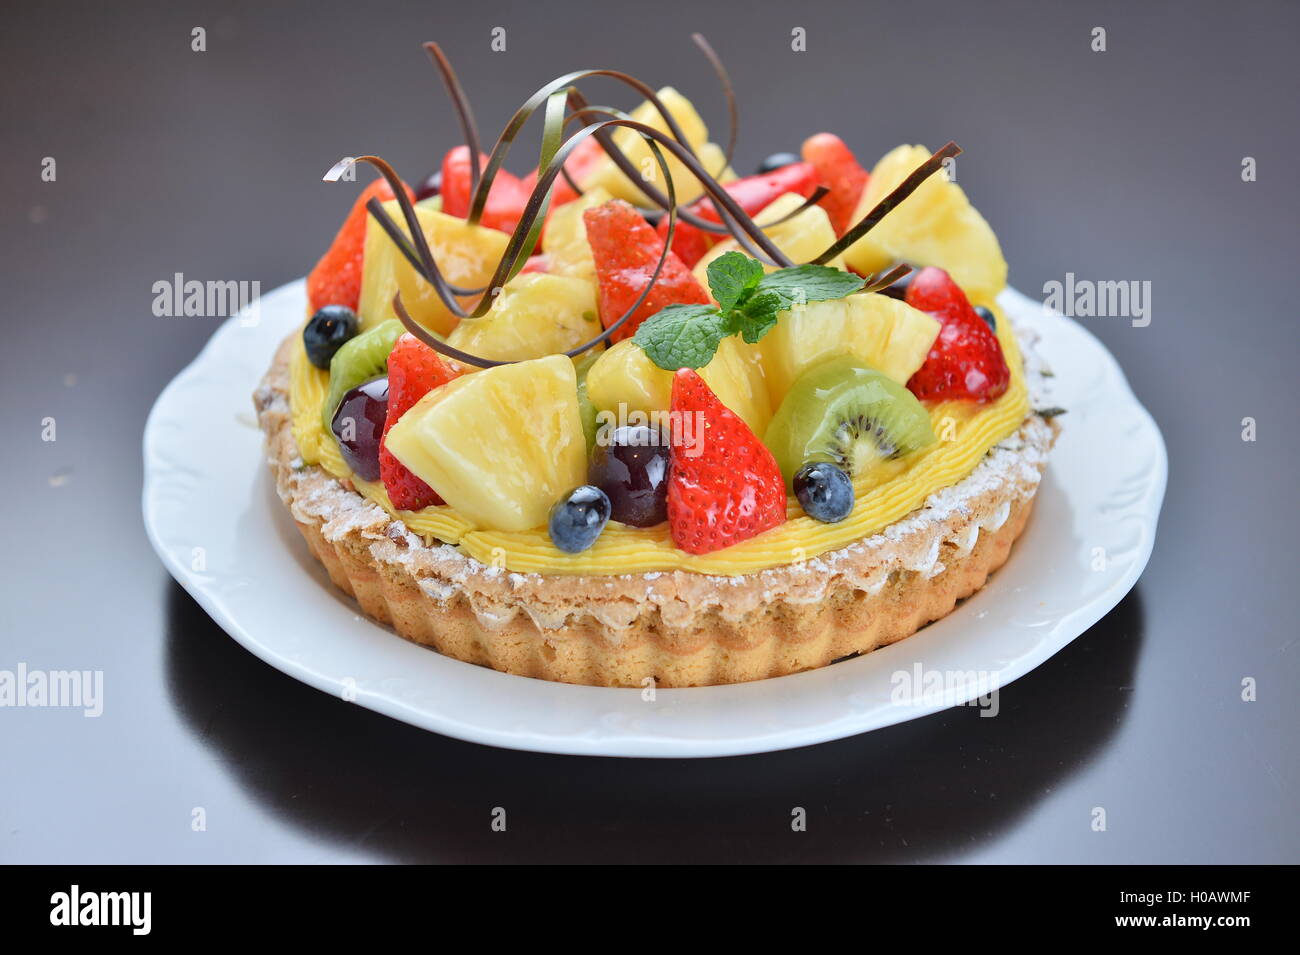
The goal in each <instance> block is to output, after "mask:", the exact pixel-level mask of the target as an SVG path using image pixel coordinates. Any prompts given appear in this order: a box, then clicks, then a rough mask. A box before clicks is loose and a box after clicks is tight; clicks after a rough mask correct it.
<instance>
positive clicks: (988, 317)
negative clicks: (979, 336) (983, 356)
mask: <svg viewBox="0 0 1300 955" xmlns="http://www.w3.org/2000/svg"><path fill="white" fill-rule="evenodd" d="M975 314H976V315H978V316H979V317H980V318H982V319H984V323H985V324H986V325H988V327H989V328H990V329H992V330H993V331H995V332H996V331H997V330H998V320H997V319H996V318H994V317H993V312H992V311H991V310H990V309H987V308H985V307H984V306H983V305H976V306H975Z"/></svg>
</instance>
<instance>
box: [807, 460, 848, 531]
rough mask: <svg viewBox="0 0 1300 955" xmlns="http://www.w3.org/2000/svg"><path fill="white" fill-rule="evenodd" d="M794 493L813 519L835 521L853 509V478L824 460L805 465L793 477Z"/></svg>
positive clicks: (831, 522) (832, 522)
mask: <svg viewBox="0 0 1300 955" xmlns="http://www.w3.org/2000/svg"><path fill="white" fill-rule="evenodd" d="M794 496H795V497H797V498H798V499H799V503H800V504H801V505H802V506H803V512H804V513H805V514H807V515H808V516H809V517H811V518H812V519H813V520H817V521H823V522H824V523H827V524H834V523H835V522H836V521H842V520H844V518H846V517H848V516H849V512H850V511H852V510H853V497H854V495H853V480H852V479H851V478H850V477H849V476H848V475H847V474H845V473H844V471H842V470H841V469H839V468H837V467H836V466H835V465H833V464H830V463H828V462H826V461H817V462H814V463H812V464H805V465H804V466H803V467H801V468H800V469H799V470H798V472H797V473H796V474H795V476H794Z"/></svg>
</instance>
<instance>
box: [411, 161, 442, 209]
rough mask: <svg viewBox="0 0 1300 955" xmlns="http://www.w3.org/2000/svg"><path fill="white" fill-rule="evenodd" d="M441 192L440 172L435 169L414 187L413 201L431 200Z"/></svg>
mask: <svg viewBox="0 0 1300 955" xmlns="http://www.w3.org/2000/svg"><path fill="white" fill-rule="evenodd" d="M441 192H442V170H441V169H435V170H434V171H433V172H431V173H429V175H427V176H425V177H424V180H423V181H422V182H421V183H420V184H419V185H418V186H416V187H415V201H416V202H419V201H420V200H421V199H431V198H433V197H434V196H436V195H439V194H441Z"/></svg>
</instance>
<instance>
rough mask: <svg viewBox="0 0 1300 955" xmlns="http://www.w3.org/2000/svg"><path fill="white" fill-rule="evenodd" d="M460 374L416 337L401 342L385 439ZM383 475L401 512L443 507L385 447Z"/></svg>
mask: <svg viewBox="0 0 1300 955" xmlns="http://www.w3.org/2000/svg"><path fill="white" fill-rule="evenodd" d="M458 372H459V370H458V369H457V368H455V367H454V366H452V365H449V364H448V363H447V362H445V361H443V360H442V356H441V355H439V354H438V353H437V352H436V351H434V350H433V349H432V348H430V347H429V346H428V345H426V344H424V343H423V342H421V341H420V340H419V339H418V338H416V337H415V336H414V335H411V334H405V335H403V336H402V337H401V338H399V339H398V340H397V343H396V344H395V345H394V346H393V350H392V352H390V353H389V355H388V415H387V417H386V418H385V420H384V433H383V436H384V438H385V439H386V438H387V437H388V431H389V429H390V428H392V426H393V425H394V424H396V423H397V419H398V418H400V417H401V416H402V415H404V414H406V412H407V411H409V410H410V408H411V406H412V405H413V404H415V403H416V402H417V401H419V400H420V399H421V398H423V397H424V396H425V395H427V394H428V393H429V392H430V391H432V390H433V389H434V388H437V387H439V386H440V385H445V384H446V383H447V382H449V381H451V380H452V379H453V378H455V377H456V375H457V374H458ZM379 473H380V476H381V477H382V478H383V480H384V490H386V491H387V492H388V499H389V500H390V501H392V502H393V506H394V507H396V508H399V509H400V510H403V511H415V510H419V509H420V508H422V507H429V506H430V505H433V504H441V503H443V501H442V498H441V497H439V496H438V493H437V492H436V491H435V490H434V489H433V488H431V487H429V485H427V484H425V483H424V482H423V481H422V480H420V479H419V478H418V477H416V476H415V475H414V474H412V473H411V471H410V469H409V468H407V467H406V466H405V465H404V464H402V462H401V461H399V460H397V458H396V457H394V456H393V453H392V452H391V451H389V450H388V447H387V445H386V444H383V443H381V446H380V449H379Z"/></svg>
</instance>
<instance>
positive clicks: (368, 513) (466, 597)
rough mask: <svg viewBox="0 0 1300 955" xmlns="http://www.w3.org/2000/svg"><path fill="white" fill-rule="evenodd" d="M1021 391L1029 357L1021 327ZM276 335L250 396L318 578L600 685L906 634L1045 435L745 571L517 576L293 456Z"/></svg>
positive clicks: (952, 585) (766, 662)
mask: <svg viewBox="0 0 1300 955" xmlns="http://www.w3.org/2000/svg"><path fill="white" fill-rule="evenodd" d="M1017 337H1018V339H1019V340H1020V343H1021V346H1022V351H1023V353H1024V356H1025V374H1026V376H1027V378H1029V379H1030V380H1029V385H1030V391H1031V394H1032V393H1033V392H1034V391H1036V390H1037V389H1036V388H1035V385H1036V384H1037V385H1039V386H1041V383H1042V378H1041V368H1040V366H1039V365H1038V363H1037V361H1036V360H1035V358H1034V356H1033V355H1032V350H1031V349H1030V348H1029V347H1028V346H1029V344H1030V343H1029V342H1027V341H1026V340H1025V339H1026V336H1025V335H1024V334H1023V333H1022V334H1019V335H1018V336H1017ZM297 341H298V336H297V335H296V334H295V335H291V336H290V337H289V338H288V339H286V341H285V342H284V343H283V344H282V345H281V346H280V349H279V350H278V351H277V353H276V356H275V360H274V362H273V363H272V365H271V368H270V370H269V371H268V372H267V374H266V377H265V378H264V379H263V381H262V383H261V385H260V387H259V388H258V390H257V392H256V393H255V395H254V403H255V405H256V407H257V411H258V418H259V421H260V422H261V426H262V429H263V430H264V431H265V432H266V436H267V448H268V458H269V463H270V466H271V471H272V473H273V475H274V477H275V483H276V490H277V491H278V493H279V495H280V498H281V500H283V501H284V503H285V505H286V506H287V507H288V509H289V511H290V513H291V514H292V516H293V519H294V523H295V524H296V525H297V527H298V530H299V531H300V532H301V533H302V535H303V537H304V538H305V539H306V541H307V545H308V547H310V549H311V552H312V553H313V554H314V555H315V556H316V558H317V559H318V560H319V561H320V562H321V563H322V564H324V566H325V568H326V570H328V572H329V575H330V579H331V580H332V581H333V582H334V584H335V585H336V586H338V587H339V588H340V589H341V590H343V591H344V592H345V593H347V594H349V595H350V596H352V597H354V598H355V599H356V600H357V603H358V604H359V605H360V606H361V609H362V611H364V612H365V613H366V614H367V615H368V616H370V617H372V618H373V619H375V620H378V621H380V622H382V623H385V624H388V625H390V626H391V627H392V628H393V629H394V630H396V631H397V633H399V634H400V635H401V636H403V637H405V638H407V639H408V640H412V641H414V642H416V643H419V644H423V645H424V646H428V647H431V648H433V649H435V650H437V651H438V652H439V653H442V654H445V655H446V656H450V657H454V658H455V659H457V660H462V661H464V662H466V663H476V664H480V665H482V666H488V667H492V668H494V669H496V670H501V671H503V672H506V673H514V674H518V675H520V676H530V677H536V678H539V679H544V680H554V681H559V682H563V683H581V684H589V685H596V686H645V685H648V681H650V680H653V681H654V683H655V684H656V685H658V686H661V687H683V686H702V685H711V684H721V683H740V682H744V681H748V680H761V679H765V678H767V677H773V676H782V675H784V674H788V673H795V672H798V671H801V670H810V669H814V668H816V667H821V666H825V665H826V664H828V663H831V662H833V661H835V660H838V659H840V658H842V657H846V656H851V655H854V654H858V653H866V652H868V651H870V650H874V649H876V648H878V647H882V646H886V645H888V644H891V643H895V642H897V641H899V640H902V639H903V638H904V637H907V636H910V635H911V634H913V633H915V632H916V631H917V630H919V629H920V628H921V627H924V626H925V625H926V624H927V623H930V622H931V621H933V620H937V619H939V618H940V617H943V616H945V615H946V614H948V613H949V612H951V611H952V609H953V607H954V606H956V604H957V602H958V601H960V600H962V599H963V598H965V597H968V596H970V595H971V594H973V593H975V592H976V591H977V590H979V589H980V588H981V587H982V586H984V583H985V581H986V580H987V579H988V576H989V575H990V574H991V573H993V571H995V570H997V569H998V568H999V567H1001V566H1002V564H1003V563H1004V562H1005V561H1006V559H1007V557H1008V555H1009V554H1010V552H1011V546H1012V544H1013V543H1014V541H1015V539H1016V538H1017V537H1018V536H1019V535H1020V532H1021V531H1022V530H1023V529H1024V527H1025V523H1026V521H1027V520H1028V519H1029V515H1030V512H1031V511H1032V509H1033V504H1034V495H1035V492H1036V491H1037V489H1038V484H1039V481H1040V479H1041V476H1042V472H1043V469H1044V468H1045V467H1046V464H1047V452H1048V451H1049V449H1050V448H1051V445H1052V443H1053V441H1054V440H1055V437H1056V433H1057V426H1056V425H1055V423H1054V422H1048V421H1046V420H1044V419H1043V418H1040V417H1038V416H1036V415H1030V416H1029V417H1027V418H1026V419H1025V421H1024V422H1023V424H1022V425H1021V427H1020V429H1019V430H1018V431H1017V432H1016V433H1014V434H1013V435H1011V436H1009V437H1008V438H1006V439H1004V440H1003V441H1002V442H1000V443H999V444H998V445H997V446H995V447H994V448H993V449H992V450H991V451H990V452H989V453H988V455H987V456H986V457H985V458H984V460H983V461H982V462H981V463H980V465H979V466H978V467H977V468H976V469H975V471H974V472H972V473H971V474H970V475H969V476H967V477H966V478H965V479H964V480H962V481H961V482H959V483H958V484H956V485H953V486H952V487H949V488H945V489H944V490H943V491H940V492H938V493H937V494H934V495H932V496H931V497H930V498H929V499H928V500H927V501H926V503H925V505H924V506H922V507H920V508H918V509H916V510H915V511H913V512H912V513H911V514H909V515H908V516H907V517H905V518H903V519H902V520H900V521H896V522H895V523H894V524H891V525H890V526H889V527H886V528H884V529H883V530H882V531H880V532H878V533H877V534H874V535H872V536H870V537H866V538H863V539H861V540H858V541H855V542H854V543H852V544H849V545H848V546H846V547H843V548H840V549H839V550H835V551H832V552H830V553H827V554H822V555H821V556H819V557H815V558H811V559H809V560H807V561H804V562H802V563H800V564H790V565H785V566H781V567H774V568H771V569H769V570H763V571H759V572H757V573H753V574H746V575H743V576H734V577H729V576H710V575H705V574H697V573H690V572H687V571H665V572H662V573H644V574H623V575H618V576H581V575H566V574H533V573H529V574H521V573H513V572H511V571H508V570H506V569H504V568H501V567H493V566H489V565H486V564H483V563H481V562H479V561H477V560H475V559H474V558H472V557H469V556H468V555H466V554H464V553H463V552H461V551H460V550H459V549H458V548H456V547H453V546H449V545H446V544H439V543H437V542H435V543H433V544H432V545H430V544H426V543H425V542H424V541H423V540H421V538H419V537H417V536H416V535H414V534H412V533H411V532H410V531H409V530H407V528H406V526H405V525H404V524H403V523H402V522H401V521H398V520H394V519H393V518H392V517H391V516H390V515H389V514H387V513H386V512H385V511H384V510H383V509H382V508H380V507H379V506H378V505H376V504H374V503H373V502H371V501H369V500H367V499H366V498H364V497H362V496H361V495H360V494H358V493H357V492H356V491H355V490H353V489H352V488H351V486H350V485H348V484H347V483H346V482H341V481H339V480H337V479H336V478H334V477H332V476H331V475H330V474H328V473H327V472H326V471H324V470H323V469H321V468H319V467H317V466H315V465H307V464H304V463H303V461H302V458H301V456H300V455H299V452H298V447H297V444H296V443H295V441H294V438H293V428H292V418H291V415H290V409H289V356H290V354H291V351H290V349H291V348H292V347H294V346H295V345H296V344H297Z"/></svg>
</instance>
